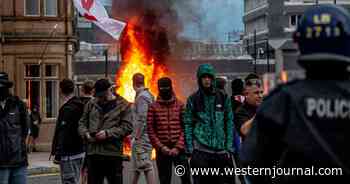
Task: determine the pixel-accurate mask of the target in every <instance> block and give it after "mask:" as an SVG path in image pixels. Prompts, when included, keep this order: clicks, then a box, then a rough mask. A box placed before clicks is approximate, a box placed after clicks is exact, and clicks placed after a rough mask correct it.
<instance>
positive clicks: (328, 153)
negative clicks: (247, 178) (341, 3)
mask: <svg viewBox="0 0 350 184" xmlns="http://www.w3.org/2000/svg"><path fill="white" fill-rule="evenodd" d="M294 39H295V42H296V43H297V44H298V46H299V49H300V57H299V59H298V62H299V64H300V65H301V66H302V67H303V68H304V69H305V70H306V79H304V80H298V81H293V82H290V83H288V84H286V85H282V86H279V87H278V88H277V89H276V90H274V91H273V92H272V93H271V94H270V95H269V96H268V97H267V98H266V100H265V101H264V102H263V103H262V105H261V107H260V108H259V110H258V112H257V114H256V117H255V123H254V125H253V128H252V129H251V132H250V133H249V134H248V137H247V139H246V141H245V142H244V144H243V148H242V151H241V153H240V154H241V155H240V156H241V157H240V158H241V161H242V164H243V165H245V166H251V167H254V168H257V167H258V168H271V170H270V171H272V173H271V174H270V173H268V172H267V173H260V174H262V175H265V174H268V175H270V176H269V177H251V181H252V183H271V182H273V183H344V182H340V181H342V177H339V176H332V177H329V176H325V175H332V174H333V175H339V174H342V175H343V177H345V176H346V177H347V176H348V175H349V173H350V172H349V168H350V148H349V146H348V145H349V142H350V81H349V76H350V75H349V71H348V70H347V68H348V66H349V65H350V14H349V13H348V12H347V11H346V10H345V9H343V8H341V7H338V6H336V5H319V6H314V7H311V8H310V9H308V10H306V12H305V14H304V16H303V17H302V19H301V21H300V23H299V26H298V28H297V30H296V32H295V35H294ZM283 168H284V170H282V169H283ZM294 168H295V169H294ZM330 168H333V170H330ZM334 168H335V169H334ZM273 169H275V170H273ZM296 169H299V170H298V172H297V170H296ZM274 171H275V174H274V173H273V172H274ZM281 171H282V172H283V173H281ZM250 174H252V173H250ZM280 174H281V176H276V175H280ZM273 175H275V176H276V178H275V177H274V176H273ZM305 175H306V177H305ZM308 175H312V176H311V177H310V176H308ZM321 175H322V176H321Z"/></svg>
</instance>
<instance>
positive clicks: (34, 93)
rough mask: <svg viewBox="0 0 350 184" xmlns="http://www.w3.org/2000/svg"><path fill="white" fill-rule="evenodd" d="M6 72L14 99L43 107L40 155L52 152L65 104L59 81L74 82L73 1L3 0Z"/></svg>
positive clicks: (1, 58) (0, 22) (2, 64)
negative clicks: (54, 133)
mask: <svg viewBox="0 0 350 184" xmlns="http://www.w3.org/2000/svg"><path fill="white" fill-rule="evenodd" d="M0 5H1V6H0V37H1V40H0V70H1V71H5V72H8V74H9V77H10V79H11V80H12V81H14V87H13V93H14V94H15V95H18V96H19V97H20V98H22V99H27V100H28V105H29V106H30V107H34V106H37V107H39V109H40V114H41V117H42V120H43V123H42V125H41V130H45V131H41V132H40V136H39V143H40V145H39V149H40V148H45V149H47V148H49V145H50V144H51V139H52V135H53V131H54V123H55V120H56V117H57V114H58V109H59V107H60V104H62V99H61V98H60V95H59V81H60V80H62V79H63V78H72V60H73V55H74V52H75V48H76V43H77V37H76V33H75V29H74V22H75V21H74V11H73V4H72V1H61V0H1V2H0Z"/></svg>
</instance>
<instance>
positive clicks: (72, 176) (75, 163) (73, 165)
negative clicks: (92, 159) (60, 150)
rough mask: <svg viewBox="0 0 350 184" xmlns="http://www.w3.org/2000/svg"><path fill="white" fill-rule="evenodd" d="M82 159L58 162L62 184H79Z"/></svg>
mask: <svg viewBox="0 0 350 184" xmlns="http://www.w3.org/2000/svg"><path fill="white" fill-rule="evenodd" d="M83 160H84V158H78V159H74V160H65V161H61V162H60V170H61V179H62V184H79V180H80V171H81V168H82V166H83Z"/></svg>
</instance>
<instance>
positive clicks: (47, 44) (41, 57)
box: [39, 23, 58, 64]
mask: <svg viewBox="0 0 350 184" xmlns="http://www.w3.org/2000/svg"><path fill="white" fill-rule="evenodd" d="M57 27H58V24H57V23H56V24H55V25H54V26H53V29H52V31H51V33H50V36H49V39H50V38H52V36H53V35H54V33H55V31H56V29H57ZM48 46H49V42H48V41H46V44H45V48H44V50H43V52H42V53H41V56H40V58H39V64H41V62H42V61H43V59H44V56H45V53H46V50H47V48H48Z"/></svg>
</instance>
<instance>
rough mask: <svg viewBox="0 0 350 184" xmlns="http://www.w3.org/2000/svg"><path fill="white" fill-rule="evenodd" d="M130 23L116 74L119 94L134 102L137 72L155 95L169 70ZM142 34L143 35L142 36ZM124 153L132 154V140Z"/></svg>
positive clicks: (127, 143)
mask: <svg viewBox="0 0 350 184" xmlns="http://www.w3.org/2000/svg"><path fill="white" fill-rule="evenodd" d="M135 21H136V19H134V21H132V22H131V23H129V24H128V26H127V28H126V33H125V35H124V36H125V37H124V39H126V40H127V43H124V42H123V41H122V43H121V44H127V47H128V48H127V50H126V51H125V53H122V54H123V62H124V63H123V65H122V66H121V68H120V69H119V71H118V74H117V75H116V79H115V80H116V84H117V87H118V88H117V94H119V95H121V96H122V97H124V98H125V99H126V100H128V101H129V102H133V101H134V98H135V91H134V89H133V85H132V77H133V75H134V74H136V73H142V74H143V75H144V77H145V86H146V87H148V88H149V90H150V92H151V93H152V94H153V95H156V94H157V91H158V89H157V81H158V79H159V78H161V77H165V76H166V75H167V70H166V68H165V66H164V65H163V64H162V63H159V62H158V61H156V60H155V59H154V58H156V57H154V56H152V55H150V54H149V53H148V52H147V49H149V48H146V44H145V40H144V39H145V38H144V37H143V38H142V35H141V34H142V33H140V32H138V31H137V30H136V26H135V24H133V22H135ZM140 35H141V36H140ZM123 153H124V155H126V156H131V144H130V141H124V146H123ZM151 158H152V160H155V159H156V151H155V150H154V149H153V150H152V155H151Z"/></svg>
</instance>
